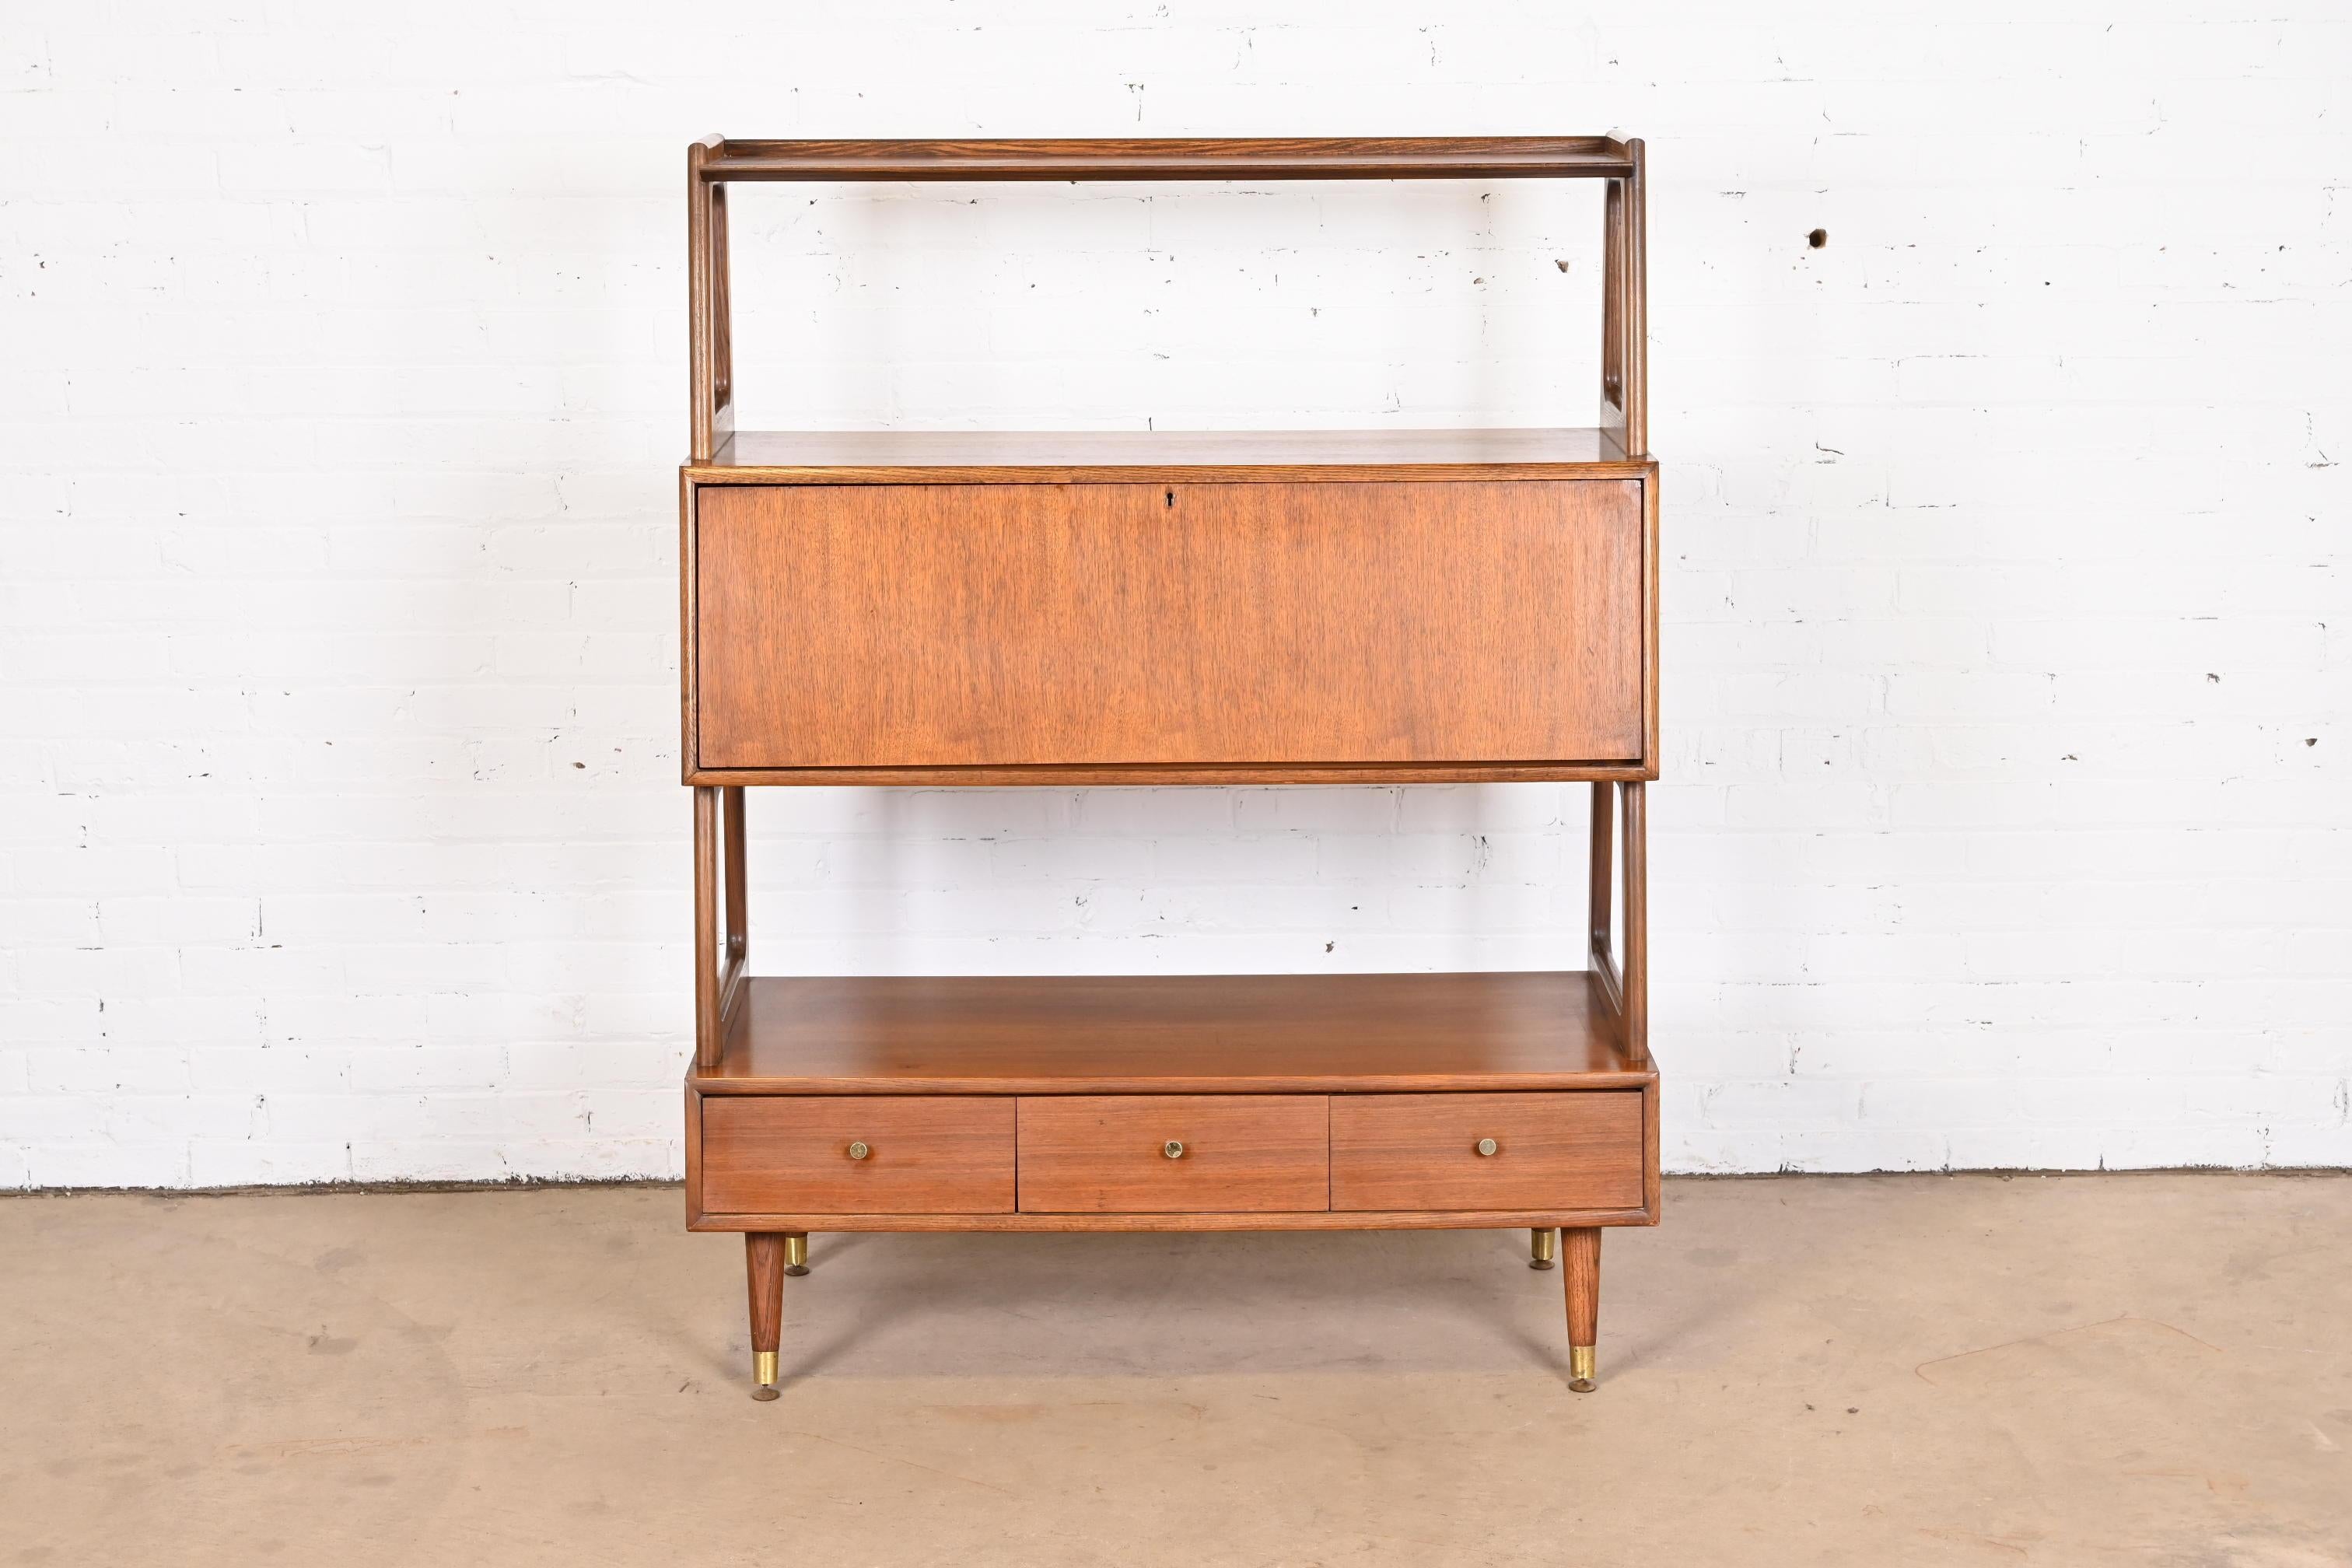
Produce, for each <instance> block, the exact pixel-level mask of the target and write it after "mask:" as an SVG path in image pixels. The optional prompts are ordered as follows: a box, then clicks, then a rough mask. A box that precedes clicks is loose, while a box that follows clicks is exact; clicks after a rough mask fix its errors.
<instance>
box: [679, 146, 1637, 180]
mask: <svg viewBox="0 0 2352 1568" xmlns="http://www.w3.org/2000/svg"><path fill="white" fill-rule="evenodd" d="M1633 167H1634V164H1633V158H1632V155H1631V153H1630V152H1629V150H1628V147H1627V144H1626V143H1625V142H1620V141H1618V140H1617V139H1615V138H1614V137H1609V136H1223V137H1094V138H1085V139H1071V138H1030V139H1026V140H995V141H987V140H952V141H902V140H893V141H854V142H852V141H762V140H751V139H735V138H730V139H725V140H721V139H719V138H713V139H711V141H710V142H709V154H708V156H707V158H706V159H705V160H704V161H703V162H702V163H698V164H697V165H696V167H695V177H696V178H697V179H699V180H702V181H705V182H714V183H715V182H719V181H727V180H1414V179H1421V180H1433V179H1454V180H1461V179H1473V178H1476V179H1608V178H1612V177H1618V176H1622V175H1624V174H1629V173H1631V172H1632V171H1633Z"/></svg>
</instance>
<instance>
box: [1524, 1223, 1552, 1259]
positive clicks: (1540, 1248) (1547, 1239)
mask: <svg viewBox="0 0 2352 1568" xmlns="http://www.w3.org/2000/svg"><path fill="white" fill-rule="evenodd" d="M1558 1240H1559V1232H1558V1231H1556V1230H1553V1229H1551V1228H1550V1227H1549V1226H1545V1227H1542V1228H1540V1229H1537V1230H1531V1231H1529V1232H1528V1268H1550V1267H1551V1255H1552V1251H1553V1248H1554V1246H1555V1245H1556V1243H1557V1242H1558Z"/></svg>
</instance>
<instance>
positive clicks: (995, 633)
mask: <svg viewBox="0 0 2352 1568" xmlns="http://www.w3.org/2000/svg"><path fill="white" fill-rule="evenodd" d="M694 506H695V519H694V540H695V543H694V552H695V559H694V561H693V563H691V570H692V572H693V574H694V595H695V596H694V622H693V626H692V628H691V630H692V633H693V637H694V648H693V660H692V665H691V670H692V680H693V690H692V692H691V693H690V694H689V695H690V700H691V701H692V703H693V704H694V713H695V725H696V730H695V734H696V740H695V756H694V758H693V759H692V761H693V763H694V765H695V766H697V767H699V768H710V769H732V768H860V767H863V768H872V767H979V766H992V767H995V766H1014V765H1024V766H1025V765H1036V764H1063V765H1114V764H1120V763H1132V764H1154V765H1177V764H1182V765H1217V764H1228V765H1233V764H1251V763H1256V764H1276V763H1327V764H1328V763H1363V764H1377V763H1391V764H1407V763H1475V762H1549V761H1559V760H1571V761H1588V762H1607V761H1618V762H1633V761H1639V760H1641V758H1642V753H1643V604H1644V600H1643V549H1644V544H1643V537H1644V521H1643V520H1644V512H1643V492H1642V481H1640V480H1638V479H1541V480H1507V481H1476V482H1472V481H1411V480H1397V481H1382V482H1374V483H1359V482H1352V481H1336V480H1335V481H1327V482H1317V483H1295V484H1292V483H1270V482H1269V483H1254V484H1231V483H1214V482H1201V483H1192V482H1186V481H1183V480H1181V479H1179V480H1172V481H1171V482H1168V483H1164V484H1131V483H1130V484H1121V483H1112V484H1068V485H1056V484H1000V485H887V484H886V485H706V486H703V487H701V488H700V489H698V490H697V491H696V492H695V501H694Z"/></svg>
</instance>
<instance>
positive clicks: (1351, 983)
mask: <svg viewBox="0 0 2352 1568" xmlns="http://www.w3.org/2000/svg"><path fill="white" fill-rule="evenodd" d="M1656 1076H1657V1075H1656V1073H1655V1072H1654V1070H1653V1069H1652V1068H1650V1067H1649V1066H1648V1065H1647V1064H1646V1063H1640V1064H1637V1063H1635V1062H1633V1060H1631V1059H1630V1058H1627V1056H1626V1055H1625V1054H1624V1048H1623V1046H1622V1043H1621V1039H1620V1031H1619V1027H1618V1026H1617V1024H1616V1022H1615V1020H1614V1018H1613V1017H1612V1016H1611V1014H1610V1013H1609V1012H1608V1011H1607V1010H1606V1009H1604V1008H1603V1007H1602V1005H1601V1003H1600V1001H1599V1000H1598V998H1597V996H1596V994H1595V992H1594V990H1593V986H1592V983H1591V976H1590V975H1588V974H1587V973H1585V972H1583V971H1581V970H1568V971H1564V972H1550V973H1544V972H1504V973H1475V974H1237V975H1215V974H1174V975H1110V976H1102V975H1054V976H1044V977H1039V976H1030V975H1018V976H1015V975H971V976H952V977H921V976H900V975H888V976H820V977H808V978H796V979H771V978H764V977H763V978H761V979H756V980H753V981H751V983H750V985H749V986H748V988H747V992H746V998H745V1001H744V1003H743V1006H742V1009H741V1011H740V1015H739V1016H738V1017H737V1019H736V1021H735V1025H734V1027H733V1029H732V1030H731V1031H730V1034H729V1036H728V1037H727V1043H726V1049H725V1050H724V1052H723V1053H722V1054H721V1056H720V1058H719V1061H718V1063H717V1064H716V1065H715V1066H713V1067H711V1068H707V1069H704V1070H703V1071H701V1072H699V1073H698V1075H697V1076H696V1078H695V1079H694V1086H695V1089H696V1090H697V1091H698V1093H700V1094H702V1095H703V1096H705V1097H706V1103H707V1102H708V1101H709V1100H715V1099H719V1098H724V1097H728V1096H733V1095H747V1094H751V1095H774V1094H810V1093H854V1094H1113V1093H1181V1092H1183V1091H1186V1090H1191V1091H1192V1092H1196V1093H1249V1092H1258V1093H1266V1092H1274V1091H1303V1092H1310V1093H1328V1092H1344V1091H1350V1090H1354V1091H1361V1090H1371V1089H1419V1090H1434V1089H1486V1090H1496V1089H1570V1088H1574V1089H1640V1088H1643V1086H1645V1085H1647V1084H1650V1083H1653V1082H1654V1081H1655V1080H1656Z"/></svg>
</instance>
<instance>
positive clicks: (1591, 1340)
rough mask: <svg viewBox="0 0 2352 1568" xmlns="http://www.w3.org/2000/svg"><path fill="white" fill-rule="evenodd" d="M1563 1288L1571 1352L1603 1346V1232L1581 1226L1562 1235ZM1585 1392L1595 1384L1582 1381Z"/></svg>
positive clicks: (1560, 1241)
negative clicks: (1566, 1299)
mask: <svg viewBox="0 0 2352 1568" xmlns="http://www.w3.org/2000/svg"><path fill="white" fill-rule="evenodd" d="M1559 1263H1560V1268H1559V1273H1560V1286H1561V1289H1562V1290H1563V1291H1564V1292H1565V1293H1566V1295H1567V1297H1568V1342H1569V1346H1570V1349H1571V1350H1574V1349H1579V1348H1589V1347H1591V1346H1593V1345H1597V1344H1598V1343H1600V1342H1601V1232H1600V1231H1599V1230H1597V1229H1595V1228H1593V1227H1591V1226H1574V1227H1570V1228H1567V1229H1563V1230H1562V1231H1561V1232H1560V1233H1559ZM1581 1381H1582V1382H1583V1388H1584V1391H1585V1392H1590V1391H1591V1386H1592V1385H1591V1381H1590V1380H1589V1379H1587V1380H1581Z"/></svg>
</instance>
